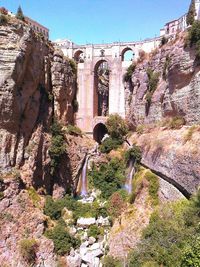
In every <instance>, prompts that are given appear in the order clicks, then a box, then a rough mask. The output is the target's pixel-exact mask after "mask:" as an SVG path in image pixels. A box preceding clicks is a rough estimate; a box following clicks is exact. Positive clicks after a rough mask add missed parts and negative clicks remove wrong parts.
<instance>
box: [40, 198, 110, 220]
mask: <svg viewBox="0 0 200 267" xmlns="http://www.w3.org/2000/svg"><path fill="white" fill-rule="evenodd" d="M63 208H67V209H68V210H70V211H73V219H74V220H77V219H78V218H79V217H95V218H97V217H98V216H102V217H107V215H108V213H107V211H106V209H105V208H104V207H100V206H99V204H98V203H97V202H94V203H92V204H83V203H81V202H78V201H76V199H74V198H72V197H71V196H69V195H66V196H65V197H64V198H62V199H58V200H53V199H52V197H51V196H47V198H46V203H45V207H44V214H46V215H47V216H49V217H50V218H51V219H53V220H58V219H60V218H61V215H62V210H63Z"/></svg>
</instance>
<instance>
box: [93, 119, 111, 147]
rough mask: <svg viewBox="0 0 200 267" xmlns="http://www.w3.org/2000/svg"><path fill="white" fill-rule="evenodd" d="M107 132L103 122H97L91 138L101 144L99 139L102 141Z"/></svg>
mask: <svg viewBox="0 0 200 267" xmlns="http://www.w3.org/2000/svg"><path fill="white" fill-rule="evenodd" d="M107 133H108V130H107V128H106V126H105V124H103V123H102V122H100V123H97V124H96V125H95V127H94V129H93V139H94V140H95V141H96V142H97V143H99V144H101V141H102V139H103V137H104V135H105V134H107Z"/></svg>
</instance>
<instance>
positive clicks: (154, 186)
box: [144, 171, 159, 205]
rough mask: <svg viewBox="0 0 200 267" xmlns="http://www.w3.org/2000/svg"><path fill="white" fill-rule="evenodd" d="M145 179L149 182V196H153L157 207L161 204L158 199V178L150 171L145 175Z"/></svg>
mask: <svg viewBox="0 0 200 267" xmlns="http://www.w3.org/2000/svg"><path fill="white" fill-rule="evenodd" d="M144 178H146V179H147V180H148V181H149V195H150V196H151V198H152V200H153V204H154V205H157V204H158V202H159V198H158V190H159V180H158V176H157V175H155V174H154V173H152V172H151V171H148V172H146V173H145V176H144Z"/></svg>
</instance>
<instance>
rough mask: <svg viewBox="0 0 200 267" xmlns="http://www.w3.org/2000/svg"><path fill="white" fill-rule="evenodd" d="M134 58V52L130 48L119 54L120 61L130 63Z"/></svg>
mask: <svg viewBox="0 0 200 267" xmlns="http://www.w3.org/2000/svg"><path fill="white" fill-rule="evenodd" d="M133 56H134V51H133V49H132V48H130V47H126V48H124V49H123V50H122V52H121V59H122V61H132V60H133Z"/></svg>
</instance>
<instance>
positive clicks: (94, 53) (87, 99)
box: [55, 37, 160, 134]
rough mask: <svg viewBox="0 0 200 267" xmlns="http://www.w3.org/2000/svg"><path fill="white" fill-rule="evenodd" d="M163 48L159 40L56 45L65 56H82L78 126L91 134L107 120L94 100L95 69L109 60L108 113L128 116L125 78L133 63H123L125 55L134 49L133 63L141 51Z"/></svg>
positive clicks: (78, 95)
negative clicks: (126, 113)
mask: <svg viewBox="0 0 200 267" xmlns="http://www.w3.org/2000/svg"><path fill="white" fill-rule="evenodd" d="M159 45H160V37H158V38H153V39H148V40H145V41H141V42H116V43H111V44H95V45H94V44H88V45H76V44H74V43H72V42H70V41H68V40H61V41H57V42H56V43H55V46H56V47H59V48H60V49H61V50H62V51H63V53H64V55H65V56H67V57H69V58H72V59H77V58H76V57H77V55H81V56H82V57H81V60H79V63H78V64H77V65H78V66H77V67H78V73H77V75H78V77H77V80H78V93H77V100H78V103H79V109H78V112H77V116H76V123H77V126H78V127H80V128H81V129H82V130H83V131H84V132H85V133H88V134H92V132H93V129H94V127H95V125H96V124H97V122H98V121H100V122H105V121H106V117H104V118H103V117H101V116H100V117H99V116H97V115H96V113H95V110H96V105H97V102H96V100H95V94H96V93H95V90H96V88H95V66H96V65H97V64H98V63H99V62H101V61H102V62H103V61H106V62H107V63H108V68H109V104H108V114H113V113H118V114H119V115H121V116H122V117H125V97H124V85H123V76H124V73H125V72H126V70H127V68H128V67H129V65H130V64H131V63H132V61H125V60H124V58H123V57H124V53H125V52H126V51H127V50H132V51H133V55H134V60H137V58H138V57H139V52H140V51H144V52H146V53H149V52H151V51H152V50H154V49H155V48H157V47H158V46H159Z"/></svg>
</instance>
